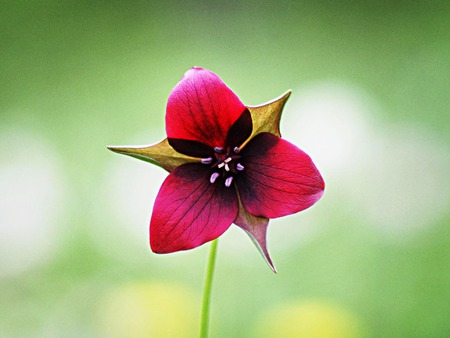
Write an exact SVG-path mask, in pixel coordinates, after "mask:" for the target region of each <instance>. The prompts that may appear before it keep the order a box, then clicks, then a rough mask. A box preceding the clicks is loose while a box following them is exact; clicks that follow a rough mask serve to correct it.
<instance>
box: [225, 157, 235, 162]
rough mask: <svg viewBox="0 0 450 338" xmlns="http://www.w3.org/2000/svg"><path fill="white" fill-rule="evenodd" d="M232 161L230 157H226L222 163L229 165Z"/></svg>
mask: <svg viewBox="0 0 450 338" xmlns="http://www.w3.org/2000/svg"><path fill="white" fill-rule="evenodd" d="M232 160H233V159H232V158H231V157H228V158H227V159H226V160H225V161H224V162H225V163H230V161H232Z"/></svg>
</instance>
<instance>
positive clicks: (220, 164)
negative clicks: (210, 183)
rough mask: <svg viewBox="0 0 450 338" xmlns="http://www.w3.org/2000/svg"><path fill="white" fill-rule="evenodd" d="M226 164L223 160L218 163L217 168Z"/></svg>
mask: <svg viewBox="0 0 450 338" xmlns="http://www.w3.org/2000/svg"><path fill="white" fill-rule="evenodd" d="M224 166H225V163H224V162H221V163H219V164H218V165H217V168H219V169H220V168H223V167H224Z"/></svg>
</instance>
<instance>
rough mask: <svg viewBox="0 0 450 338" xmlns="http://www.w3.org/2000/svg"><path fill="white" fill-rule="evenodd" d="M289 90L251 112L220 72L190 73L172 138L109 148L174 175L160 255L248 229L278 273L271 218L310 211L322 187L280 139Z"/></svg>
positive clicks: (161, 197) (172, 104) (159, 213)
mask: <svg viewBox="0 0 450 338" xmlns="http://www.w3.org/2000/svg"><path fill="white" fill-rule="evenodd" d="M289 95H290V92H287V93H286V94H285V95H283V96H282V97H280V98H279V99H276V100H274V101H272V102H269V103H267V104H264V105H261V106H257V107H246V106H245V105H244V104H243V103H242V102H241V101H240V100H239V98H238V97H237V96H236V95H235V94H234V93H233V92H232V91H231V89H230V88H228V87H227V86H226V85H225V83H223V81H222V80H221V79H220V78H219V77H218V76H217V75H216V74H214V73H212V72H210V71H208V70H206V69H202V68H197V67H194V68H191V69H190V70H188V71H187V72H186V73H185V74H184V77H183V78H182V79H181V81H180V82H179V83H178V84H177V85H176V86H175V88H174V89H173V90H172V92H171V94H170V96H169V100H168V103H167V110H166V132H167V139H165V140H163V141H162V142H160V143H158V144H156V145H152V146H148V147H109V149H111V150H113V151H115V152H119V153H122V154H126V155H130V156H134V157H137V158H140V159H143V160H146V161H149V162H151V163H154V164H157V165H159V166H161V167H163V168H164V169H166V170H167V171H169V172H170V174H169V176H168V177H167V178H166V180H165V181H164V183H163V184H162V186H161V189H160V190H159V193H158V196H157V198H156V201H155V205H154V207H153V213H152V217H151V221H150V246H151V248H152V250H153V251H154V252H156V253H170V252H175V251H180V250H188V249H192V248H195V247H197V246H200V245H202V244H204V243H206V242H209V241H211V240H213V239H215V238H217V237H219V236H220V235H222V234H223V233H224V232H225V231H226V230H227V229H228V228H229V227H230V226H231V224H232V223H235V224H236V225H238V226H239V227H241V228H242V229H244V230H245V231H246V232H247V233H248V234H249V235H250V237H251V238H252V239H253V240H254V242H255V243H256V244H257V246H258V247H259V249H260V250H261V252H262V253H263V255H264V257H265V258H266V260H267V262H268V263H269V265H270V266H271V267H272V269H273V270H275V268H274V266H273V264H272V261H271V259H270V256H269V253H268V251H267V246H266V231H267V226H268V222H269V219H270V218H276V217H281V216H285V215H290V214H293V213H296V212H299V211H302V210H304V209H306V208H309V207H310V206H312V205H313V204H314V203H315V202H317V201H318V200H319V199H320V197H321V196H322V194H323V190H324V181H323V179H322V177H321V175H320V173H319V171H318V170H317V168H316V167H315V165H314V163H313V162H312V161H311V159H310V157H309V156H308V155H307V154H305V153H304V152H303V151H302V150H300V149H299V148H297V147H296V146H294V145H293V144H291V143H289V142H287V141H285V140H283V139H281V135H280V131H279V120H280V117H281V112H282V109H283V107H284V104H285V103H286V100H287V99H288V97H289Z"/></svg>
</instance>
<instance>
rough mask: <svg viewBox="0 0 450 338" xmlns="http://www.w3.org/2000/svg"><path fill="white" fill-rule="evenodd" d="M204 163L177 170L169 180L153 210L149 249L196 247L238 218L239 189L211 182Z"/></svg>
mask: <svg viewBox="0 0 450 338" xmlns="http://www.w3.org/2000/svg"><path fill="white" fill-rule="evenodd" d="M209 175H210V171H209V169H208V168H206V167H205V166H203V165H202V164H197V163H188V164H184V165H182V166H179V167H177V168H176V169H175V170H174V171H172V173H171V174H170V175H169V176H168V177H167V178H166V180H165V181H164V183H163V185H162V186H161V189H160V190H159V193H158V196H157V197H156V201H155V205H154V207H153V214H152V219H151V221H150V246H151V248H152V250H153V251H154V252H156V253H169V252H174V251H180V250H188V249H192V248H195V247H197V246H199V245H202V244H203V243H206V242H208V241H211V240H213V239H215V238H217V237H219V236H220V235H221V234H222V233H223V232H224V231H225V230H227V229H228V228H229V227H230V225H231V223H232V222H233V221H234V219H235V218H236V216H237V212H238V202H237V195H236V190H235V189H233V188H226V187H225V185H224V184H222V182H219V181H217V182H216V183H214V184H211V183H210V182H209Z"/></svg>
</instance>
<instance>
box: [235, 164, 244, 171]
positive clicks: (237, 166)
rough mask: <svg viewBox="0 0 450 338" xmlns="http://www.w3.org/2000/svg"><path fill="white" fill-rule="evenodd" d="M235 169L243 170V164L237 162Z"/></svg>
mask: <svg viewBox="0 0 450 338" xmlns="http://www.w3.org/2000/svg"><path fill="white" fill-rule="evenodd" d="M236 169H237V170H239V171H242V170H244V166H243V165H242V164H240V163H238V164H236Z"/></svg>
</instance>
